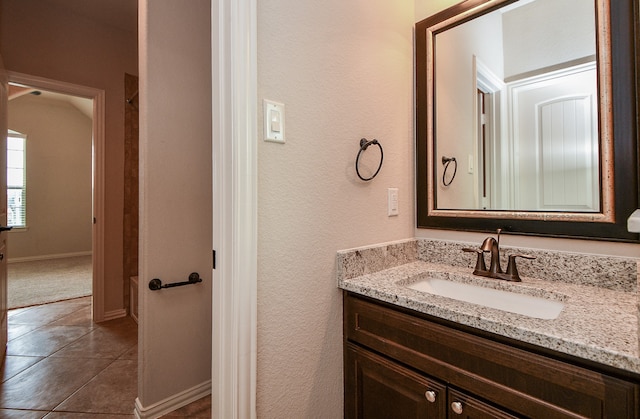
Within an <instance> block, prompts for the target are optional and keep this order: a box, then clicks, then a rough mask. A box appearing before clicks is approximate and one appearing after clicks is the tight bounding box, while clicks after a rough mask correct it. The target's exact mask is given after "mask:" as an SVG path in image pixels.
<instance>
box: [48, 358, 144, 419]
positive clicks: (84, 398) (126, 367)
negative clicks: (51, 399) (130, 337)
mask: <svg viewBox="0 0 640 419" xmlns="http://www.w3.org/2000/svg"><path fill="white" fill-rule="evenodd" d="M137 377H138V373H137V363H136V362H135V361H128V360H121V361H114V362H113V363H112V364H111V365H109V366H108V367H107V368H106V369H105V370H104V371H102V372H101V373H100V374H98V375H97V376H96V377H95V378H94V379H93V380H91V381H89V382H88V383H87V384H86V385H85V386H84V387H82V388H81V389H80V390H79V391H78V392H76V393H75V394H74V395H73V396H71V397H69V399H67V400H65V401H64V402H63V403H62V404H60V405H59V406H57V407H56V408H55V411H56V412H84V413H117V414H130V413H132V412H133V409H134V406H135V400H136V396H137V394H138V385H137V381H138V380H137Z"/></svg>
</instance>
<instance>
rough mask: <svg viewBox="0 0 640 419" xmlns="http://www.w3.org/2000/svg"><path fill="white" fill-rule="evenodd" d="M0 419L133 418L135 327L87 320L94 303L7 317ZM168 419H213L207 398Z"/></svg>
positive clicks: (33, 309)
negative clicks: (173, 418)
mask: <svg viewBox="0 0 640 419" xmlns="http://www.w3.org/2000/svg"><path fill="white" fill-rule="evenodd" d="M8 335H9V343H8V345H7V357H6V360H5V363H4V365H3V368H2V385H1V388H0V418H21V419H31V418H47V419H56V418H58V419H59V418H78V419H82V418H96V417H99V418H102V419H111V418H113V419H115V418H132V417H133V416H134V415H133V409H134V402H135V398H136V394H137V353H138V346H137V325H136V323H135V322H134V321H133V320H132V319H131V318H130V317H126V318H121V319H116V320H111V321H108V322H104V323H100V324H98V323H94V322H93V321H92V320H91V297H84V298H77V299H73V300H68V301H62V302H58V303H52V304H45V305H40V306H32V307H27V308H22V309H16V310H10V311H9V326H8ZM164 417H165V418H170V417H190V418H210V417H211V408H210V398H209V397H207V398H204V399H201V400H199V401H197V402H195V403H192V404H191V405H189V406H185V407H184V408H182V409H179V410H177V411H175V412H173V413H172V414H170V415H166V416H164Z"/></svg>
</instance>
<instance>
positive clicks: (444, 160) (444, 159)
mask: <svg viewBox="0 0 640 419" xmlns="http://www.w3.org/2000/svg"><path fill="white" fill-rule="evenodd" d="M451 162H453V175H451V179H449V182H447V180H446V176H447V169H448V168H449V165H450V164H451ZM442 164H443V165H444V172H443V173H442V184H443V185H444V186H449V185H451V182H453V179H454V178H455V177H456V172H457V171H458V161H457V160H456V158H455V157H445V156H442Z"/></svg>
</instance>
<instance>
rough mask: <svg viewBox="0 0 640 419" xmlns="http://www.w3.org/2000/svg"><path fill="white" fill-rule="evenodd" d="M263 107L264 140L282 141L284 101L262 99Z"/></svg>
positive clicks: (283, 138) (283, 139) (283, 137)
mask: <svg viewBox="0 0 640 419" xmlns="http://www.w3.org/2000/svg"><path fill="white" fill-rule="evenodd" d="M263 108H264V140H265V141H270V142H274V143H282V144H283V143H284V141H285V136H284V130H285V122H284V103H278V102H274V101H272V100H268V99H263Z"/></svg>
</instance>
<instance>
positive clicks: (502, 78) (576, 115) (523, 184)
mask: <svg viewBox="0 0 640 419" xmlns="http://www.w3.org/2000/svg"><path fill="white" fill-rule="evenodd" d="M636 30H638V16H637V10H635V8H634V5H633V0H616V1H615V2H610V1H609V0H519V1H513V0H468V1H464V2H462V3H460V4H458V5H455V6H453V7H451V8H449V9H446V10H444V11H442V12H440V13H438V14H436V15H434V16H431V17H429V18H427V19H425V20H423V21H421V22H418V23H417V24H416V35H415V38H416V63H415V64H416V145H417V147H416V151H417V153H416V156H417V162H416V187H417V191H416V196H417V210H418V212H417V219H418V227H422V228H444V229H457V230H469V231H495V229H496V228H502V229H503V230H504V231H507V232H514V233H518V234H535V235H553V236H578V237H589V238H597V239H605V240H620V241H638V235H637V234H633V233H628V232H627V230H626V220H627V217H628V216H629V215H631V213H632V212H633V211H634V210H635V209H636V208H638V207H639V205H638V170H637V155H638V154H637V135H638V119H637V113H636V111H637V108H636V106H637V102H636V101H637V96H636V91H637V89H638V81H637V79H636V76H635V71H636V68H637V64H638V63H637V60H638V57H637V53H636V52H637V51H636V49H635V48H637V46H636V44H637V43H638V40H637V39H635V37H636V35H635V33H637V32H635V31H636Z"/></svg>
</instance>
